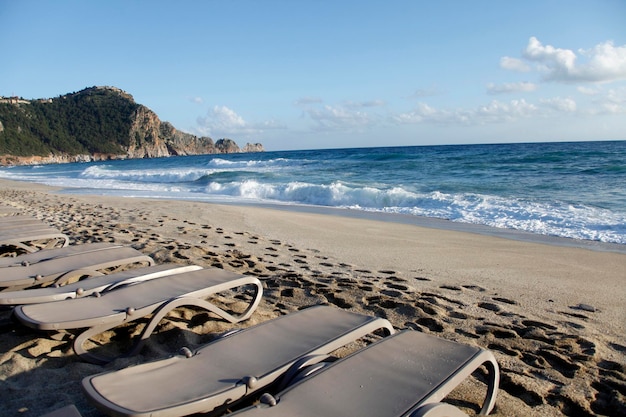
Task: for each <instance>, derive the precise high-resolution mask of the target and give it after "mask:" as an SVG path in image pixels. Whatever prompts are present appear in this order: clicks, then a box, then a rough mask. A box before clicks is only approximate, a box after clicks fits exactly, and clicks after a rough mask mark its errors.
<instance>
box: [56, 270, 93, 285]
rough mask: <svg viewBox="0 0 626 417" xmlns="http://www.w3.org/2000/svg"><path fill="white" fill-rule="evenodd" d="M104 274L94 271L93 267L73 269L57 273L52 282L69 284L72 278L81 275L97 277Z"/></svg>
mask: <svg viewBox="0 0 626 417" xmlns="http://www.w3.org/2000/svg"><path fill="white" fill-rule="evenodd" d="M101 275H104V274H103V273H102V272H98V271H94V270H93V269H75V270H73V271H68V272H66V273H64V274H62V275H59V276H58V277H57V278H56V279H55V280H53V281H52V284H57V285H59V286H62V285H65V284H69V283H71V282H72V281H73V280H75V279H77V278H81V277H98V276H101Z"/></svg>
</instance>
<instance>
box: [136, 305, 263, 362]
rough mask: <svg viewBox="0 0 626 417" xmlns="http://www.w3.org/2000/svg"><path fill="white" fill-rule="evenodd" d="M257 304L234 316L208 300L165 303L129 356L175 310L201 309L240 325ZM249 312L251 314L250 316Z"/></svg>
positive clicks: (145, 328)
mask: <svg viewBox="0 0 626 417" xmlns="http://www.w3.org/2000/svg"><path fill="white" fill-rule="evenodd" d="M257 304H258V302H256V299H255V300H254V301H253V302H252V303H251V304H250V306H249V307H248V308H247V309H246V311H245V312H244V313H243V314H241V315H236V316H234V315H232V314H230V313H228V312H226V311H224V310H222V309H221V308H219V307H217V306H216V305H215V304H213V303H210V302H208V301H206V300H202V299H198V298H193V297H180V298H174V299H172V300H170V301H168V302H167V303H164V304H163V305H162V306H161V307H159V309H158V310H157V311H156V312H155V314H154V316H152V318H151V319H150V322H149V323H148V324H147V325H146V327H144V329H143V330H142V331H141V334H140V335H139V340H137V342H136V343H135V345H134V346H133V348H132V350H131V351H130V352H129V353H128V355H135V354H137V353H139V351H140V350H141V348H142V347H143V345H144V343H145V341H146V340H147V339H148V338H149V337H150V335H151V334H152V332H153V331H154V329H155V328H156V326H157V325H158V324H159V322H160V321H161V320H163V318H164V317H165V316H166V315H167V314H168V313H169V312H170V311H172V310H174V309H175V308H178V307H183V306H186V307H200V308H203V309H205V310H207V311H210V312H211V313H214V314H217V315H218V316H220V317H221V318H223V319H224V320H227V321H229V322H231V323H238V322H240V321H242V320H244V319H245V318H247V317H248V316H249V315H250V314H251V313H252V311H250V310H251V307H252V308H256V306H257ZM248 312H250V314H249V313H248Z"/></svg>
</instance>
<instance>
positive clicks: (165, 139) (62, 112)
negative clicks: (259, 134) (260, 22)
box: [0, 87, 264, 165]
mask: <svg viewBox="0 0 626 417" xmlns="http://www.w3.org/2000/svg"><path fill="white" fill-rule="evenodd" d="M263 150H264V149H263V145H261V144H260V143H253V144H251V143H248V144H246V145H245V146H244V147H243V148H240V147H239V146H238V145H237V143H235V141H233V140H231V139H219V140H217V141H215V142H214V141H213V139H211V138H209V137H198V136H195V135H192V134H189V133H185V132H181V131H179V130H177V129H176V128H175V127H174V126H172V124H170V123H168V122H162V121H161V120H160V119H159V117H158V116H157V115H156V114H155V113H154V112H153V111H152V110H150V109H149V108H147V107H146V106H143V105H141V104H137V103H135V101H134V99H133V97H132V96H131V95H130V94H128V93H126V92H124V91H122V90H120V89H118V88H114V87H91V88H87V89H84V90H82V91H79V92H77V93H72V94H67V95H64V96H61V97H58V98H54V99H48V100H23V99H15V98H12V99H2V98H0V164H2V165H21V164H43V163H63V162H84V161H95V160H108V159H126V158H156V157H165V156H173V155H200V154H218V153H238V152H263Z"/></svg>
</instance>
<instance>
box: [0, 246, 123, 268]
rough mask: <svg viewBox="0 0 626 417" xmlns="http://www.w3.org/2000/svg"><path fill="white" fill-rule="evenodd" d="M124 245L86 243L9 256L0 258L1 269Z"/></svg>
mask: <svg viewBox="0 0 626 417" xmlns="http://www.w3.org/2000/svg"><path fill="white" fill-rule="evenodd" d="M121 247H122V245H118V244H114V243H107V242H96V243H84V244H81V245H70V246H66V247H63V248H55V249H46V250H40V251H37V252H32V253H25V254H23V255H19V256H12V257H10V256H8V257H2V258H0V268H6V267H16V266H18V267H19V266H28V265H32V264H36V263H38V262H42V261H48V260H50V259H55V258H62V257H65V256H71V255H78V254H83V255H85V254H88V253H89V252H93V251H96V250H103V249H111V248H121ZM0 271H1V270H0Z"/></svg>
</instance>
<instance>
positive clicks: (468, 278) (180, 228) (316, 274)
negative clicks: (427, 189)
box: [0, 180, 626, 416]
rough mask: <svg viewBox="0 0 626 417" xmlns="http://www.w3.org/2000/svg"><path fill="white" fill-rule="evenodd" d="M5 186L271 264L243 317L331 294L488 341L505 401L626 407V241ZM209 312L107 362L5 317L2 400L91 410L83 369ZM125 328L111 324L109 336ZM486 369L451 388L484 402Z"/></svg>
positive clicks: (35, 211) (216, 262)
mask: <svg viewBox="0 0 626 417" xmlns="http://www.w3.org/2000/svg"><path fill="white" fill-rule="evenodd" d="M0 195H1V196H2V200H1V201H2V203H3V205H5V206H7V205H8V206H11V207H14V208H16V209H19V210H21V211H22V212H23V213H24V214H29V215H32V216H36V217H38V218H40V219H43V220H45V221H46V222H48V223H49V224H51V225H53V226H55V227H58V228H60V229H62V230H63V231H65V233H67V234H68V235H70V236H71V237H72V241H73V243H75V244H77V243H85V242H93V241H108V242H116V243H121V244H126V245H131V246H133V247H134V248H136V249H138V250H140V251H142V252H144V253H146V254H148V255H151V256H152V257H153V258H154V259H155V260H156V261H157V263H177V264H196V265H200V266H203V267H207V268H208V267H219V268H224V269H228V270H232V271H235V272H239V273H247V274H251V275H255V276H257V277H259V278H261V279H262V281H263V282H264V287H265V294H264V299H263V301H262V302H261V305H260V307H259V309H258V310H257V312H256V313H255V314H254V315H253V318H252V319H251V320H249V321H248V322H246V323H243V324H242V325H243V326H246V325H250V324H255V323H258V322H261V321H264V320H267V319H269V318H272V317H276V316H278V315H281V314H287V313H289V312H291V311H295V310H297V309H299V308H302V307H304V306H309V305H314V304H320V303H323V304H333V305H336V306H338V307H340V308H345V309H349V310H353V311H357V312H362V313H367V314H373V315H379V316H382V317H386V318H388V319H389V320H390V321H391V322H392V324H393V325H394V326H395V327H396V328H412V329H416V330H419V331H423V332H427V333H431V334H435V335H437V336H440V337H443V338H446V339H450V340H455V341H458V342H463V343H468V344H473V345H478V346H482V347H485V348H489V349H491V350H493V351H494V353H495V354H496V357H497V359H498V362H499V364H500V367H501V372H502V379H501V391H500V394H499V396H498V402H497V406H496V409H495V411H494V413H493V415H496V416H522V415H533V416H534V415H536V416H562V415H572V416H573V415H576V416H581V415H582V416H584V415H614V416H615V415H626V336H625V334H626V333H625V330H626V329H625V327H626V312H625V311H626V310H625V309H624V305H626V303H625V302H626V286H625V285H624V284H625V281H626V272H625V271H626V254H624V253H617V252H610V251H598V250H590V249H588V248H584V247H575V246H560V245H555V244H546V243H539V242H529V241H523V240H513V239H507V238H502V237H498V236H494V235H489V234H480V233H470V232H460V231H455V230H449V229H440V228H430V227H423V226H417V225H412V224H402V223H397V222H389V221H381V220H380V219H370V218H359V217H345V216H335V215H324V214H320V213H312V212H307V211H285V210H273V209H268V208H261V207H249V206H225V205H214V204H206V203H197V202H187V201H168V200H147V199H132V198H113V197H97V196H81V195H63V194H56V193H55V192H54V189H52V188H49V187H44V186H39V185H34V184H28V183H16V182H10V181H4V180H2V181H0ZM206 319H207V316H206V314H204V315H202V314H197V315H196V316H194V314H193V312H190V311H182V312H180V313H179V316H178V317H173V318H171V319H170V320H169V321H167V322H166V323H164V324H163V325H162V326H160V329H159V333H158V334H157V335H155V336H154V337H152V338H151V339H150V341H149V343H148V344H147V346H146V348H144V350H143V351H142V353H141V354H140V355H139V356H137V357H134V358H130V359H119V360H117V361H115V362H113V363H111V364H109V365H106V366H104V367H102V366H98V365H92V364H87V363H83V362H81V361H79V360H78V359H77V358H76V356H75V355H73V353H72V350H71V341H70V339H69V338H67V337H66V338H64V339H61V340H55V339H52V338H50V337H49V336H48V335H46V334H43V333H37V332H35V331H32V330H29V329H26V328H23V327H21V326H19V325H11V326H6V327H4V328H2V329H0V331H1V332H2V337H1V339H0V403H1V404H3V408H4V413H5V414H3V415H7V416H39V415H41V414H43V413H44V412H47V411H51V410H54V409H56V408H60V407H62V406H64V405H66V404H70V403H74V404H76V405H77V407H78V408H79V410H80V411H81V413H82V414H83V416H98V415H99V413H98V412H97V411H96V410H95V409H94V408H92V407H91V406H90V405H89V404H88V403H87V402H86V401H85V399H84V398H83V397H82V394H81V392H80V389H79V383H80V380H81V379H82V378H83V377H84V376H87V375H90V374H93V373H97V372H101V371H103V370H108V369H117V368H121V367H124V366H127V365H128V364H132V363H140V362H143V361H146V360H150V359H155V358H159V357H166V356H168V355H169V354H172V353H174V352H176V350H177V349H178V348H180V347H181V346H190V347H193V346H197V345H199V344H201V343H204V342H206V341H207V340H209V339H210V337H211V334H214V333H215V332H218V331H221V330H224V329H227V328H229V327H230V326H228V325H226V324H224V323H220V322H217V321H216V320H212V319H211V320H209V321H208V322H207V321H206ZM125 335H126V333H125V332H122V331H116V332H109V333H108V334H105V335H103V336H102V339H101V343H106V342H108V341H109V340H111V341H112V342H115V341H116V340H118V339H120V338H123V337H124V336H125ZM126 336H127V335H126ZM480 379H481V378H480V376H479V377H478V378H477V379H472V380H470V381H468V382H467V383H465V384H463V385H462V386H461V387H460V388H459V389H457V390H456V391H455V392H453V393H452V395H451V396H450V398H449V401H450V402H451V403H453V404H455V405H457V406H459V407H461V408H462V409H463V410H464V411H466V412H467V413H468V414H475V413H476V412H477V411H478V406H477V404H478V403H479V400H480V397H481V396H482V395H483V393H484V388H485V387H484V385H483V383H482V382H481V381H480Z"/></svg>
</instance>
